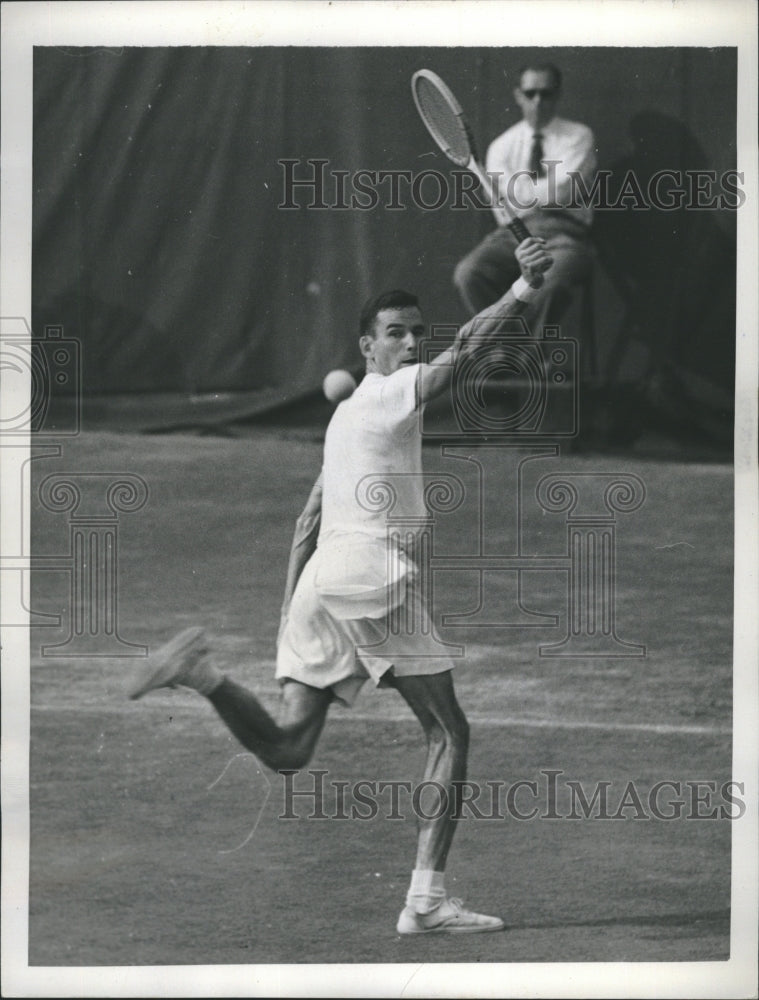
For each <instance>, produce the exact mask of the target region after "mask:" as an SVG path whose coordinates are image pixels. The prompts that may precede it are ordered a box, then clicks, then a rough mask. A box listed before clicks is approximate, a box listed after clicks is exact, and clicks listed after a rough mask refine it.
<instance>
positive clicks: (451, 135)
mask: <svg viewBox="0 0 759 1000" xmlns="http://www.w3.org/2000/svg"><path fill="white" fill-rule="evenodd" d="M416 99H417V107H418V109H419V113H420V114H421V116H422V118H423V119H424V123H425V125H426V126H427V128H428V130H429V132H430V134H431V135H432V137H433V138H434V139H435V142H437V144H438V146H440V148H441V149H442V150H443V151H444V152H445V153H446V155H447V156H449V157H450V158H451V159H452V160H455V161H456V162H457V163H459V164H460V165H461V166H466V164H467V163H468V161H469V158H470V156H471V155H472V148H471V141H470V137H469V133H468V129H467V128H466V125H465V124H464V123H463V122H462V121H461V118H460V116H459V115H458V113H457V112H455V111H454V110H453V108H451V106H450V104H449V103H448V101H447V100H446V98H445V97H444V95H443V94H441V93H440V91H439V90H438V89H437V88H436V87H435V86H434V84H432V83H430V81H429V80H427V79H425V78H424V77H421V78H420V79H418V80H417V81H416Z"/></svg>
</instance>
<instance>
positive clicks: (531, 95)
mask: <svg viewBox="0 0 759 1000" xmlns="http://www.w3.org/2000/svg"><path fill="white" fill-rule="evenodd" d="M522 93H523V94H524V96H525V97H526V98H527V100H528V101H533V100H534V99H535V98H536V97H537V96H538V94H540V96H541V97H544V98H545V99H546V100H548V99H549V98H551V97H555V96H556V91H555V90H549V89H548V88H545V89H543V88H540V87H538V88H537V89H536V90H523V91H522Z"/></svg>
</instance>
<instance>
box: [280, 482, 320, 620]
mask: <svg viewBox="0 0 759 1000" xmlns="http://www.w3.org/2000/svg"><path fill="white" fill-rule="evenodd" d="M321 519H322V477H321V474H320V475H319V478H318V479H317V480H316V482H315V483H314V485H313V487H312V489H311V492H310V493H309V496H308V500H307V501H306V506H305V507H304V508H303V510H302V512H301V514H300V516H299V517H298V520H297V521H296V522H295V532H294V533H293V541H292V545H291V546H290V559H289V562H288V564H287V580H286V581H285V596H284V600H283V602H282V614H281V618H280V626H279V631H280V635H281V633H282V627H283V626H284V623H285V620H286V618H287V614H288V611H289V610H290V601H291V600H292V597H293V594H294V592H295V587H296V585H297V583H298V580H299V579H300V574H301V573H302V572H303V567H304V566H305V565H306V563H307V562H308V560H309V559H310V558H311V556H312V555H313V554H314V551H315V549H316V540H317V538H318V537H319V527H320V525H321Z"/></svg>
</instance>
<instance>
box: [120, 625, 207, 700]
mask: <svg viewBox="0 0 759 1000" xmlns="http://www.w3.org/2000/svg"><path fill="white" fill-rule="evenodd" d="M207 651H208V642H207V640H206V633H205V631H204V630H203V629H202V628H199V627H197V626H196V627H193V628H186V629H184V631H183V632H179V633H178V634H177V635H175V636H174V638H173V639H170V640H169V641H168V642H167V643H165V644H164V645H163V646H161V647H159V648H158V649H157V650H156V651H155V653H153V655H152V656H150V657H149V658H148V662H147V664H146V666H145V668H144V669H143V670H142V671H141V673H140V676H139V677H138V678H137V680H136V681H135V682H134V683H133V684H132V686H131V688H130V689H129V697H130V698H133V699H136V698H142V696H143V695H144V694H147V693H148V691H153V690H154V689H155V688H162V687H176V685H177V684H186V685H187V686H188V687H196V678H195V677H194V676H193V673H194V671H193V668H194V667H197V666H198V665H199V664H200V663H201V660H202V659H203V657H204V656H205V655H206V653H207ZM195 673H197V671H195Z"/></svg>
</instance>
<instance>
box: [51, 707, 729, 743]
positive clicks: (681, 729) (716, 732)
mask: <svg viewBox="0 0 759 1000" xmlns="http://www.w3.org/2000/svg"><path fill="white" fill-rule="evenodd" d="M201 704H202V703H201V702H199V701H198V702H197V703H196V705H195V706H193V705H192V704H187V703H185V704H183V705H176V704H175V705H173V706H171V714H172V715H173V716H175V717H177V716H179V715H180V714H181V713H184V712H189V713H191V714H193V715H194V714H195V711H196V708H197V709H199V708H200V707H201ZM152 707H153V708H155V707H156V706H155V705H153V706H152ZM158 707H160V708H161V709H162V711H168V709H169V706H168V705H164V706H158ZM127 711H137V712H138V711H139V708H138V707H137V706H133V705H131V704H126V705H123V706H122V705H115V704H111V705H107V706H105V705H104V706H96V705H32V712H81V713H83V714H86V715H113V714H116V715H123V714H124V713H125V712H127ZM467 719H468V720H469V723H470V724H471V725H473V726H486V727H492V728H494V729H497V728H502V729H507V728H515V729H518V728H520V727H521V728H523V729H598V730H603V731H606V732H620V731H621V732H631V733H658V734H660V735H667V734H669V733H671V734H673V735H677V734H683V735H686V736H691V735H692V736H732V732H733V731H732V728H731V727H730V726H695V725H687V724H683V725H680V724H677V723H668V722H599V721H597V720H595V719H535V718H527V719H520V718H518V717H516V716H508V715H507V716H499V715H476V714H473V713H469V714H468V715H467ZM340 721H343V722H413V721H414V716H413V715H411V714H409V715H408V716H407V715H405V714H404V715H391V714H388V713H387V712H376V713H375V712H373V713H370V712H354V711H352V710H351V709H349V708H346V709H344V710H342V711H341V712H340V713H339V714H332V715H330V717H329V722H330V723H332V722H340Z"/></svg>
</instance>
